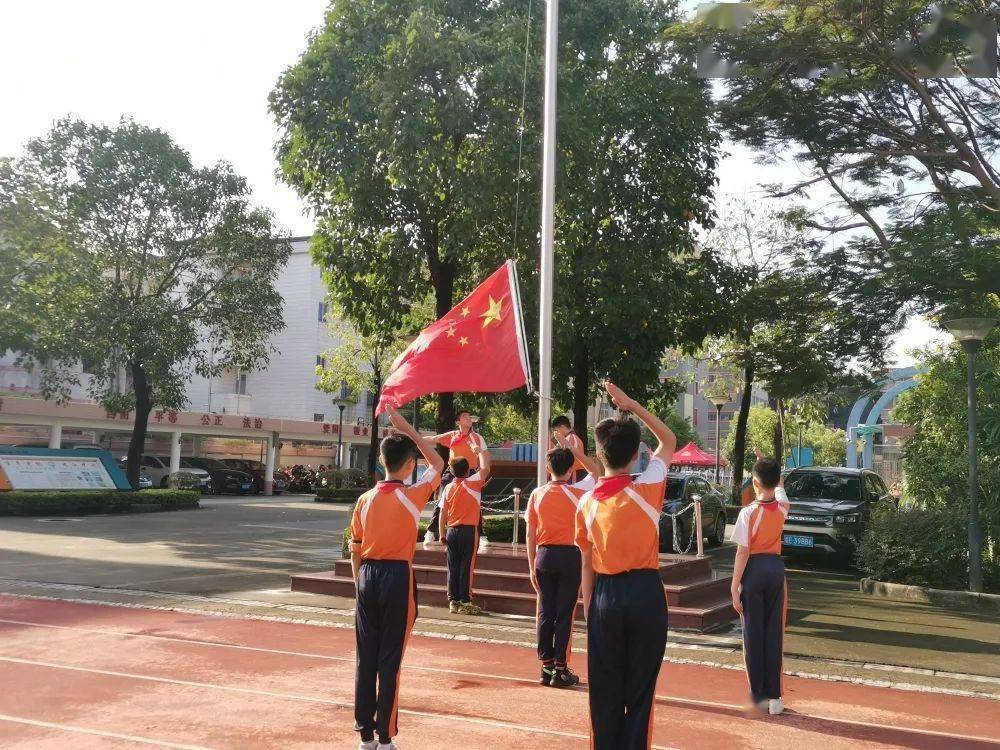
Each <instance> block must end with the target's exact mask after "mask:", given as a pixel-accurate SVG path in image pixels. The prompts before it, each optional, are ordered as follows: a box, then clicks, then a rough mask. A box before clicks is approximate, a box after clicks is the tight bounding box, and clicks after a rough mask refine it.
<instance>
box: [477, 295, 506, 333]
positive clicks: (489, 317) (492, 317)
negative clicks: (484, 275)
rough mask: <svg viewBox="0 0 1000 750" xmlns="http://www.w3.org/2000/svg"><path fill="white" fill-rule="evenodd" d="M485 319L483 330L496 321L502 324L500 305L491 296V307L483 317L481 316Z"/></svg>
mask: <svg viewBox="0 0 1000 750" xmlns="http://www.w3.org/2000/svg"><path fill="white" fill-rule="evenodd" d="M479 317H480V318H483V328H486V326H488V325H489V324H490V323H492V322H494V321H496V322H498V323H499V322H500V321H501V320H502V318H501V317H500V303H499V302H498V301H497V300H495V299H493V297H492V295H491V296H490V306H489V309H487V310H486V312H484V313H483V314H482V315H480V316H479Z"/></svg>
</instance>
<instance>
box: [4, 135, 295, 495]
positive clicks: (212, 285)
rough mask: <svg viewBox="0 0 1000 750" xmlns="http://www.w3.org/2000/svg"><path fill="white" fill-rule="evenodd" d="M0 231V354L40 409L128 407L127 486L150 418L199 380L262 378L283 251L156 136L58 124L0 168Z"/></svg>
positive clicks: (258, 222)
mask: <svg viewBox="0 0 1000 750" xmlns="http://www.w3.org/2000/svg"><path fill="white" fill-rule="evenodd" d="M0 227H2V228H3V240H2V241H3V243H4V246H5V253H4V256H5V258H6V259H7V260H9V259H11V258H12V259H14V265H15V267H16V268H17V269H19V270H18V273H17V274H15V275H14V277H13V279H12V281H11V282H9V283H11V284H12V286H13V293H12V294H11V295H10V296H9V297H8V298H7V301H6V304H5V307H4V312H3V315H2V316H0V321H2V322H0V336H2V338H0V349H4V350H5V349H14V350H16V351H18V352H20V357H21V361H22V362H24V363H25V364H27V365H29V366H33V367H36V368H38V369H40V371H41V375H42V390H43V394H44V395H45V396H46V397H47V398H50V397H55V398H59V399H66V398H68V397H69V393H70V388H71V387H72V386H73V385H75V384H81V383H82V384H83V385H84V386H85V387H86V388H87V390H88V392H89V393H90V395H91V396H92V397H93V398H95V399H96V400H98V401H99V402H100V403H102V404H104V405H105V407H106V408H108V409H111V410H115V411H119V410H122V411H124V410H135V427H134V431H133V434H132V442H131V444H130V447H129V454H128V475H129V479H130V480H131V481H132V483H133V485H135V484H137V480H138V474H139V463H138V457H139V455H140V454H141V452H142V449H143V445H144V441H145V436H146V428H147V421H148V417H149V413H150V411H151V410H152V408H153V407H154V406H159V407H162V408H181V407H182V406H184V402H185V392H186V386H187V383H188V382H189V380H190V379H191V377H192V376H193V375H194V374H198V375H202V376H205V377H209V376H213V375H219V374H221V373H223V372H226V371H231V370H244V371H245V370H253V369H256V368H260V367H263V366H264V365H265V364H266V362H267V359H268V356H269V354H270V352H271V344H270V341H269V337H270V335H271V334H273V333H274V332H276V331H278V330H280V329H281V328H282V327H283V326H284V322H283V318H282V300H281V297H280V295H279V294H278V292H277V291H276V290H275V288H274V284H273V279H274V276H275V274H276V273H277V272H278V271H279V270H280V269H281V267H282V266H283V265H284V264H285V262H286V260H287V258H288V255H289V253H290V251H291V249H290V247H289V246H288V244H287V243H286V242H283V241H278V240H276V239H275V237H274V227H273V222H272V218H271V215H270V214H269V213H268V212H267V211H265V210H263V209H260V208H257V207H254V206H253V205H252V204H251V202H250V190H249V188H248V187H247V184H246V181H245V180H244V179H243V178H242V177H240V176H239V175H238V174H236V173H235V172H234V171H233V169H232V167H230V166H229V165H228V164H225V163H219V164H216V165H214V166H211V167H196V166H195V165H193V164H192V162H191V160H190V157H189V156H188V154H187V152H185V151H184V150H183V149H182V148H180V147H179V146H177V145H176V144H175V143H174V142H173V141H172V140H171V139H170V137H169V136H168V135H167V134H166V133H164V132H163V131H161V130H156V129H152V128H148V127H145V126H143V125H140V124H138V123H135V122H132V121H129V120H124V121H122V122H121V123H119V124H118V125H117V126H115V127H108V126H104V125H93V124H88V123H85V122H82V121H78V120H71V119H64V120H60V121H59V122H57V123H56V124H55V126H54V127H53V129H52V130H51V131H50V132H49V133H47V134H46V135H44V136H42V137H39V138H37V139H34V140H32V141H30V142H29V143H28V144H27V146H26V148H25V150H24V153H23V155H22V156H20V157H18V158H14V159H5V160H3V161H0ZM8 253H9V255H8ZM4 262H5V263H6V262H7V261H6V260H5V261H4ZM81 362H83V363H84V364H85V368H84V369H86V374H85V375H83V374H82V373H81V371H80V370H81V368H80V363H81Z"/></svg>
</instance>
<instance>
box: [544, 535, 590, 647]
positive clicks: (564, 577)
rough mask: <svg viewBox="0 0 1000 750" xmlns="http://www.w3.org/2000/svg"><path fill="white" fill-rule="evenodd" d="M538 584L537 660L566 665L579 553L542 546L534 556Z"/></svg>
mask: <svg viewBox="0 0 1000 750" xmlns="http://www.w3.org/2000/svg"><path fill="white" fill-rule="evenodd" d="M535 578H536V579H537V580H538V615H537V618H536V624H537V627H538V658H539V659H541V660H542V661H543V662H546V663H549V662H555V663H556V664H557V665H559V666H566V664H568V663H569V654H570V652H571V651H572V649H571V647H570V644H571V639H572V636H573V615H574V614H575V612H576V603H577V600H578V599H579V598H580V549H579V547H576V546H573V545H569V546H565V545H555V544H553V545H543V546H540V547H539V548H538V550H537V552H536V553H535Z"/></svg>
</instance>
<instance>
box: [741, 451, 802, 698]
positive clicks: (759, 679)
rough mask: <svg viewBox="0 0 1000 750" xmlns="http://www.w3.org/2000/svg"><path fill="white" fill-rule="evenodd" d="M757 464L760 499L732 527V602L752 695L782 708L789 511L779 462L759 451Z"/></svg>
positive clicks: (755, 473) (755, 474)
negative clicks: (784, 549) (785, 546)
mask: <svg viewBox="0 0 1000 750" xmlns="http://www.w3.org/2000/svg"><path fill="white" fill-rule="evenodd" d="M754 452H755V453H756V454H757V462H756V463H755V464H754V467H753V488H754V492H755V493H756V494H757V500H756V501H755V502H753V503H751V504H750V505H748V506H746V507H745V508H743V510H741V511H740V515H739V517H737V519H736V526H735V528H734V529H733V541H734V542H735V543H736V544H737V548H736V562H735V564H734V567H733V586H732V595H733V608H734V609H735V610H736V611H737V612H738V613H739V615H740V619H741V620H742V621H743V660H744V663H745V664H746V670H747V681H748V682H749V683H750V699H751V701H753V705H754V707H755V708H756V709H757V710H758V711H761V712H766V713H770V714H780V713H781V712H782V711H784V710H785V707H784V705H783V704H782V702H781V673H782V664H781V661H782V646H783V640H784V634H785V613H786V612H787V609H788V585H787V583H786V581H785V563H784V561H783V560H782V559H781V538H782V532H783V531H784V528H785V519H786V518H787V517H788V496H787V495H786V494H785V487H784V478H783V477H782V475H781V466H780V464H779V463H778V462H777V461H776V460H774V459H773V458H764V457H762V456H761V454H760V451H756V450H755V451H754Z"/></svg>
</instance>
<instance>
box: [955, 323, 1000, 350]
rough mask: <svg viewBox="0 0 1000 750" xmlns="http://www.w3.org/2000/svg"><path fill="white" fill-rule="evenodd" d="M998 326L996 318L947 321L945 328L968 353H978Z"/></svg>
mask: <svg viewBox="0 0 1000 750" xmlns="http://www.w3.org/2000/svg"><path fill="white" fill-rule="evenodd" d="M996 324H997V320H996V318H956V319H955V320H949V321H946V322H945V324H944V326H945V328H947V329H948V331H950V332H951V335H952V336H954V337H955V340H956V341H958V342H959V343H960V344H961V345H962V348H964V349H965V350H966V351H972V352H974V351H977V350H978V349H979V345H980V344H981V343H982V342H983V339H985V338H986V337H987V336H989V335H990V331H992V330H993V327H994V326H995V325H996Z"/></svg>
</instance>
